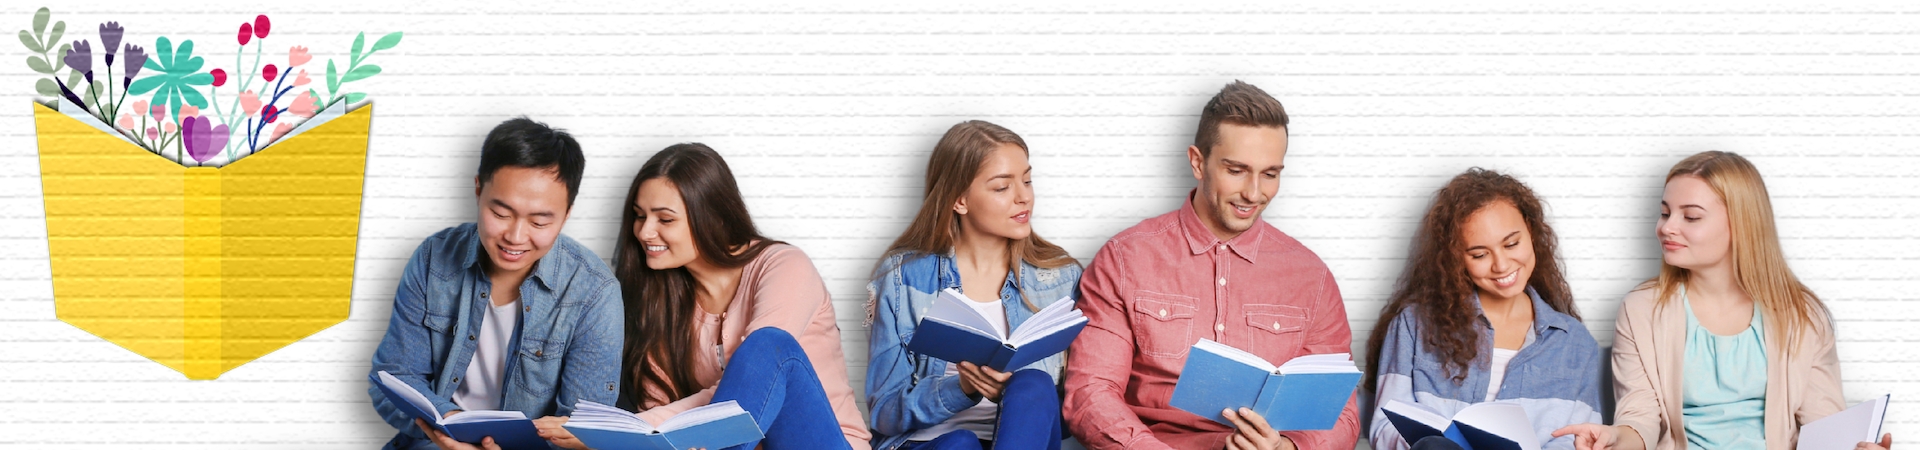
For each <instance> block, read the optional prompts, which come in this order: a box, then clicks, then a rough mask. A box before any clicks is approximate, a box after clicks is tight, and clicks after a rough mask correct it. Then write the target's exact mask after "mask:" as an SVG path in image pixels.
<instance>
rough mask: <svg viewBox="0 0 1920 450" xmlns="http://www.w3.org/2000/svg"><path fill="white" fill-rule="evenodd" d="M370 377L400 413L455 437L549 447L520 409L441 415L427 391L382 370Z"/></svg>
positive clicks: (510, 448) (510, 446)
mask: <svg viewBox="0 0 1920 450" xmlns="http://www.w3.org/2000/svg"><path fill="white" fill-rule="evenodd" d="M367 378H369V379H371V380H373V385H374V386H375V387H378V388H380V393H381V394H384V395H386V397H387V401H388V402H392V403H393V405H394V407H396V408H398V409H399V410H400V412H401V413H403V414H406V415H407V417H412V418H415V419H421V420H424V421H426V422H427V425H429V426H432V427H433V428H434V429H436V430H440V432H441V433H446V435H447V437H451V438H453V440H456V441H460V442H465V443H469V444H475V445H479V444H480V441H481V440H482V439H484V438H487V437H492V438H493V442H494V444H496V445H499V446H500V448H502V449H505V450H516V449H541V450H543V449H547V448H549V447H548V446H547V440H546V439H541V438H540V432H539V430H537V429H535V428H534V427H533V421H532V420H528V419H527V416H526V414H522V413H521V412H519V411H480V410H475V411H461V412H460V413H459V414H454V415H452V416H448V417H444V418H442V417H440V415H439V414H437V413H436V412H437V411H438V410H436V409H434V408H433V403H431V402H429V401H427V396H426V395H423V394H421V393H420V391H419V390H416V389H414V388H413V386H409V385H407V384H406V383H405V382H402V381H400V379H399V378H395V377H394V376H393V375H392V374H388V373H387V372H386V371H380V372H378V373H375V374H373V375H369V376H368V377H367Z"/></svg>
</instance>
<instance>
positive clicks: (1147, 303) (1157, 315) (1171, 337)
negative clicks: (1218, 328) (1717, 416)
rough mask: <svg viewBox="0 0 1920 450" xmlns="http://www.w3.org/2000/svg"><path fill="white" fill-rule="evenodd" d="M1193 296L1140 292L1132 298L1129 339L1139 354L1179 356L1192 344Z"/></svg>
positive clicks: (1162, 356)
mask: <svg viewBox="0 0 1920 450" xmlns="http://www.w3.org/2000/svg"><path fill="white" fill-rule="evenodd" d="M1193 303H1194V299H1193V297H1186V296H1180V295H1172V294H1161V293H1156V292H1140V293H1136V294H1134V299H1133V314H1130V316H1132V325H1133V342H1134V347H1136V348H1138V349H1140V353H1143V354H1146V355H1147V356H1152V357H1156V358H1180V357H1183V356H1185V355H1186V353H1187V348H1188V347H1192V346H1193V342H1194V340H1193V315H1194V307H1193Z"/></svg>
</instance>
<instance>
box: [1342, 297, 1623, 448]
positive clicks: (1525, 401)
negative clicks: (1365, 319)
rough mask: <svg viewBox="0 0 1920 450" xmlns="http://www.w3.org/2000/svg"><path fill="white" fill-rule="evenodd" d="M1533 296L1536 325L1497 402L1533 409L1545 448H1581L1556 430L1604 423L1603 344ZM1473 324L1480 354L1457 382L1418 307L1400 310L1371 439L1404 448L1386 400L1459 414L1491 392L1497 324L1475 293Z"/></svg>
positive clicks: (1387, 348) (1383, 349)
mask: <svg viewBox="0 0 1920 450" xmlns="http://www.w3.org/2000/svg"><path fill="white" fill-rule="evenodd" d="M1527 297H1528V298H1529V299H1531V300H1532V301H1533V328H1532V329H1531V330H1529V331H1531V332H1532V333H1531V335H1530V336H1527V340H1526V344H1524V345H1522V346H1521V347H1520V351H1519V352H1518V353H1515V354H1514V355H1513V359H1511V360H1509V361H1507V371H1506V374H1505V376H1503V377H1502V379H1501V382H1500V392H1499V394H1498V395H1497V396H1496V397H1495V398H1494V401H1497V402H1504V403H1516V404H1519V405H1520V406H1522V407H1523V408H1525V409H1526V411H1527V417H1528V419H1530V420H1531V421H1532V422H1533V428H1534V434H1535V435H1537V436H1538V438H1539V439H1540V441H1539V442H1540V446H1541V448H1543V449H1567V450H1571V449H1573V448H1574V445H1573V436H1571V435H1569V436H1563V437H1560V438H1554V437H1553V431H1554V430H1558V429H1560V428H1562V427H1565V426H1567V425H1573V424H1581V423H1601V422H1602V420H1603V419H1602V417H1601V416H1600V409H1599V407H1600V358H1601V354H1600V345H1599V344H1598V343H1596V342H1594V340H1593V334H1592V333H1590V332H1588V331H1587V328H1586V327H1585V326H1583V325H1581V323H1580V320H1579V319H1575V318H1573V316H1569V315H1566V314H1564V313H1561V312H1559V311H1554V310H1553V307H1551V306H1547V302H1546V301H1544V300H1541V299H1540V295H1539V294H1537V293H1535V292H1534V291H1533V288H1532V287H1528V288H1527ZM1472 304H1473V305H1474V310H1475V311H1474V318H1475V320H1474V325H1475V327H1476V328H1477V329H1478V330H1479V331H1480V336H1481V338H1480V344H1479V351H1478V355H1479V356H1477V357H1475V358H1474V361H1473V364H1472V365H1471V366H1470V367H1468V368H1467V378H1466V380H1465V381H1462V382H1460V383H1454V381H1453V378H1451V377H1450V376H1449V374H1448V372H1447V369H1446V366H1445V363H1444V362H1442V361H1441V360H1440V357H1439V355H1438V354H1436V353H1434V352H1433V351H1432V350H1430V349H1428V348H1427V344H1426V342H1425V340H1423V339H1422V338H1421V328H1422V327H1423V326H1424V324H1422V323H1420V318H1419V317H1418V316H1416V315H1415V311H1414V308H1415V307H1409V308H1407V309H1404V310H1401V311H1400V315H1398V316H1395V317H1394V319H1393V324H1392V325H1391V327H1392V328H1390V329H1389V330H1388V331H1387V335H1386V338H1385V339H1384V340H1383V341H1382V342H1381V344H1380V367H1379V370H1377V371H1376V372H1375V373H1377V374H1379V375H1378V376H1379V380H1378V382H1379V385H1378V388H1377V389H1378V392H1376V393H1375V396H1376V398H1377V402H1376V403H1375V404H1374V412H1373V423H1372V426H1371V428H1372V432H1371V433H1369V436H1370V439H1369V441H1370V442H1371V443H1372V445H1373V448H1374V449H1375V450H1385V449H1394V448H1399V449H1404V448H1407V446H1408V445H1410V444H1412V443H1411V442H1403V441H1402V440H1401V439H1400V433H1399V431H1397V430H1395V429H1394V428H1393V424H1392V423H1390V422H1388V421H1387V419H1386V415H1385V413H1382V412H1380V411H1381V410H1380V406H1383V405H1386V403H1387V400H1399V401H1400V402H1403V403H1412V404H1417V405H1420V406H1424V407H1426V408H1428V409H1432V410H1434V411H1435V412H1438V413H1440V415H1441V416H1444V417H1451V416H1453V415H1454V414H1455V413H1457V412H1459V411H1460V410H1462V409H1465V408H1466V407H1468V406H1472V405H1473V404H1475V403H1481V402H1482V401H1484V400H1486V398H1487V390H1488V388H1489V387H1488V386H1487V385H1488V384H1489V383H1491V382H1492V379H1491V377H1492V373H1491V369H1492V367H1491V366H1492V355H1493V324H1492V322H1488V321H1487V316H1486V314H1485V313H1484V312H1482V311H1480V298H1479V295H1478V294H1475V296H1474V298H1473V299H1472Z"/></svg>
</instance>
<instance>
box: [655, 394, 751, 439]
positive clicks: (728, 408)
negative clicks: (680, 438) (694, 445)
mask: <svg viewBox="0 0 1920 450" xmlns="http://www.w3.org/2000/svg"><path fill="white" fill-rule="evenodd" d="M746 413H747V410H745V409H740V403H739V402H735V401H733V400H727V401H724V402H720V403H709V404H707V405H706V406H702V407H699V408H694V409H689V410H686V411H683V412H681V413H680V414H677V415H674V416H673V418H671V419H667V421H666V422H661V423H660V432H662V433H665V432H671V431H676V430H683V429H687V428H693V427H695V426H699V425H701V424H705V423H709V422H714V421H718V420H720V419H725V418H728V417H733V416H738V415H742V414H746Z"/></svg>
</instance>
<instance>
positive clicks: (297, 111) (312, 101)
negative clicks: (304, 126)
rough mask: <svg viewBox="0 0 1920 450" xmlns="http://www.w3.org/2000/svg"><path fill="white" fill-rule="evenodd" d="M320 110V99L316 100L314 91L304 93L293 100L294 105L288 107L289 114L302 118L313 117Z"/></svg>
mask: <svg viewBox="0 0 1920 450" xmlns="http://www.w3.org/2000/svg"><path fill="white" fill-rule="evenodd" d="M319 109H320V99H318V98H314V96H313V91H303V92H301V93H300V96H298V97H294V98H293V104H291V105H287V112H290V113H293V115H296V116H300V117H313V115H314V113H315V112H316V111H317V110H319Z"/></svg>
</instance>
